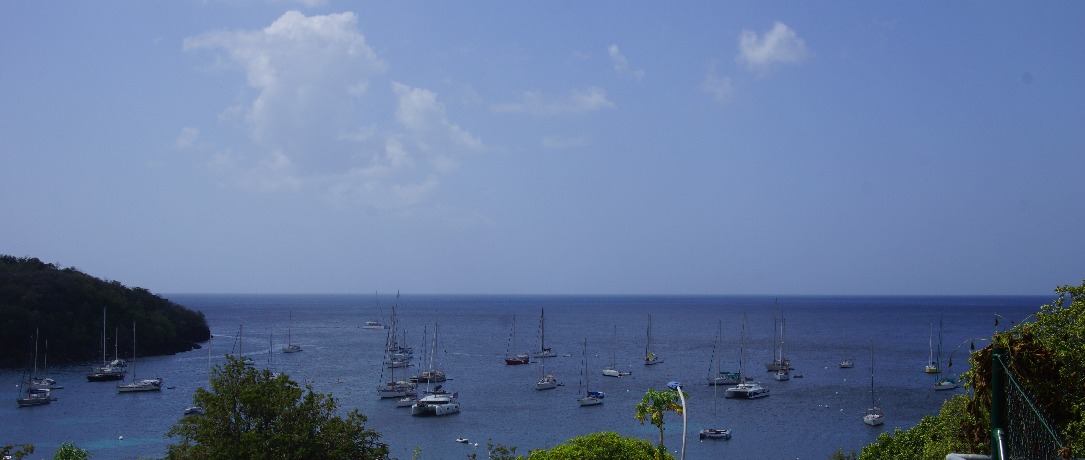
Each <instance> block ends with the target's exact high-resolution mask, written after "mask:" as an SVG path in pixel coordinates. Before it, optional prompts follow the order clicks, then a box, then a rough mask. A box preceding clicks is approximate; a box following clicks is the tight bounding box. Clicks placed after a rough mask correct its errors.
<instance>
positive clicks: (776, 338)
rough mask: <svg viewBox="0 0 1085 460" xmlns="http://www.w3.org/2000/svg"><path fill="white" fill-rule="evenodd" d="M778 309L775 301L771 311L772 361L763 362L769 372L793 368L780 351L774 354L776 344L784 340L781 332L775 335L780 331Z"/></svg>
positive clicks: (778, 305) (778, 306)
mask: <svg viewBox="0 0 1085 460" xmlns="http://www.w3.org/2000/svg"><path fill="white" fill-rule="evenodd" d="M779 310H780V304H779V302H777V303H776V307H775V308H774V309H773V311H772V362H770V363H765V369H766V370H768V371H769V372H777V371H780V370H791V369H793V368H792V367H791V361H790V360H788V359H787V358H785V357H784V355H783V353H782V352H781V353H780V354H779V355H777V354H776V351H777V350H778V349H779V347H778V346H777V344H779V343H783V340H784V338H783V334H780V335H777V333H778V332H780V329H779V318H781V317H782V316H783V315H781V314H779Z"/></svg>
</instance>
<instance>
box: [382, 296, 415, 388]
mask: <svg viewBox="0 0 1085 460" xmlns="http://www.w3.org/2000/svg"><path fill="white" fill-rule="evenodd" d="M395 318H396V313H395V309H393V310H392V327H391V328H389V329H388V333H387V337H386V338H385V347H384V350H385V351H384V356H382V357H381V380H384V368H385V367H387V368H388V372H389V377H388V379H389V380H388V381H387V382H385V383H384V384H383V385H380V386H378V387H377V395H378V396H380V397H381V399H385V398H402V397H405V396H407V394H408V393H413V392H414V389H415V385H414V384H413V383H411V382H409V381H404V380H396V368H397V367H403V366H398V365H394V363H395V362H397V361H396V358H393V354H394V353H396V350H399V347H398V346H397V345H396V330H395V321H396V320H395Z"/></svg>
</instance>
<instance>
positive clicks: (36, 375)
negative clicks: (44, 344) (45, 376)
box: [30, 327, 40, 380]
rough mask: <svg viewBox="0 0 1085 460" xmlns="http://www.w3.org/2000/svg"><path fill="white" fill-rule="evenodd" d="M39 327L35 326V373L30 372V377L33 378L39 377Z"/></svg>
mask: <svg viewBox="0 0 1085 460" xmlns="http://www.w3.org/2000/svg"><path fill="white" fill-rule="evenodd" d="M39 337H40V336H39V333H38V328H36V327H35V328H34V373H33V374H30V379H31V380H33V379H35V378H37V377H38V338H39Z"/></svg>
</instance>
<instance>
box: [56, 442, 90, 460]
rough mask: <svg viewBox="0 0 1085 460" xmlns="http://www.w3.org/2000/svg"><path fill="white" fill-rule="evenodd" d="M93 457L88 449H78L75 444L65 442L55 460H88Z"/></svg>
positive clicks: (58, 450) (57, 452) (58, 449)
mask: <svg viewBox="0 0 1085 460" xmlns="http://www.w3.org/2000/svg"><path fill="white" fill-rule="evenodd" d="M90 457H91V455H90V452H87V451H86V449H80V448H78V447H76V445H75V444H74V443H70V442H65V443H62V444H61V445H60V447H59V448H57V451H56V453H54V454H53V460H87V459H89V458H90Z"/></svg>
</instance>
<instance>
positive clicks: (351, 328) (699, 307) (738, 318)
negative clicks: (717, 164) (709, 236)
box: [0, 294, 1053, 459]
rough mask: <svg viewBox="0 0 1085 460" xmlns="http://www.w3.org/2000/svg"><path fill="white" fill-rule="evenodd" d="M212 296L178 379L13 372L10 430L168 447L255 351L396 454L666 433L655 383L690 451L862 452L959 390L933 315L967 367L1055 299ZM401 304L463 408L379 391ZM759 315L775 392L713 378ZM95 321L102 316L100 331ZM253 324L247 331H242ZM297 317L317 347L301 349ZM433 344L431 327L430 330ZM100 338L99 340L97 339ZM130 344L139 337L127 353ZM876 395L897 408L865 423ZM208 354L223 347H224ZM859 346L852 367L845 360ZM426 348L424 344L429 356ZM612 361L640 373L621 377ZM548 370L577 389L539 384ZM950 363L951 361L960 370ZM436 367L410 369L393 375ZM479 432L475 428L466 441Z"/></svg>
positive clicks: (950, 353) (130, 448) (197, 304)
mask: <svg viewBox="0 0 1085 460" xmlns="http://www.w3.org/2000/svg"><path fill="white" fill-rule="evenodd" d="M165 297H168V298H169V299H171V300H173V301H175V302H178V303H180V304H182V305H185V306H187V307H189V308H192V309H195V310H200V311H202V312H203V313H204V314H205V315H206V317H207V321H208V324H209V325H210V327H211V332H212V336H213V339H212V340H211V342H210V344H209V345H207V346H205V347H204V348H203V349H200V350H193V351H190V352H186V353H180V354H177V355H173V356H158V357H147V358H140V359H138V360H137V361H136V362H135V363H134V366H135V372H136V374H137V375H138V376H139V377H140V378H147V377H156V376H157V377H162V378H163V379H164V380H165V386H166V388H164V389H163V390H162V391H161V393H142V394H118V393H117V391H116V390H115V389H114V383H113V382H100V383H92V382H87V381H86V378H85V375H86V374H87V372H88V370H89V369H90V367H91V366H92V364H94V363H85V364H80V365H64V366H57V367H51V368H50V369H49V370H48V375H49V376H51V377H53V378H55V379H56V380H58V381H59V383H61V384H63V385H64V388H63V389H60V390H55V391H54V395H55V396H56V397H57V401H55V402H53V403H52V404H49V405H46V406H40V407H30V408H17V407H16V404H15V401H14V399H15V396H16V393H17V388H16V385H17V384H18V382H19V380H20V378H21V377H22V375H23V370H22V369H0V382H3V383H5V384H6V385H8V388H9V391H10V393H9V394H10V397H11V399H9V400H8V403H5V404H0V443H3V444H13V443H19V444H22V443H31V444H34V445H35V446H36V448H37V451H36V453H35V454H34V455H33V456H32V457H31V458H51V457H52V455H53V451H54V450H55V449H56V448H57V446H59V445H60V443H62V442H67V441H71V442H74V443H75V444H76V445H77V446H79V447H81V448H84V449H88V450H89V451H90V452H91V453H92V454H93V456H94V458H96V459H114V458H117V459H119V458H148V457H153V458H159V457H162V456H163V455H164V454H165V451H166V446H167V445H169V444H170V443H171V442H172V440H171V439H169V438H167V437H166V436H165V435H166V432H167V430H168V429H169V427H170V426H171V425H172V424H174V423H175V422H176V421H177V420H178V419H180V418H181V417H182V411H183V410H184V409H185V408H186V407H188V406H190V405H191V403H192V399H191V398H192V394H193V391H194V390H195V389H196V388H197V387H201V386H205V385H206V383H207V379H208V361H209V360H210V363H211V365H212V366H214V365H216V364H220V363H222V362H223V355H224V354H226V353H233V354H236V353H238V351H239V347H240V350H241V351H242V352H243V353H244V354H245V355H246V356H250V357H252V358H253V359H254V360H255V361H256V366H257V367H258V368H264V367H270V368H271V369H272V370H274V371H276V372H284V373H287V374H289V375H290V376H291V378H293V379H294V380H295V381H298V382H308V383H311V384H312V385H313V387H314V389H315V390H316V391H319V392H323V393H331V394H332V395H333V396H334V397H335V398H336V399H337V400H338V402H339V405H340V408H341V409H342V410H343V411H344V413H345V411H347V410H351V409H358V410H359V411H361V413H362V414H364V415H365V416H366V417H368V422H367V423H366V425H367V427H369V428H371V429H374V430H376V431H378V432H380V433H381V434H382V441H383V442H385V443H387V444H388V445H389V446H390V448H391V452H392V455H393V456H394V457H396V458H399V459H410V458H412V456H413V455H417V458H419V459H457V458H466V457H467V455H468V454H470V453H477V454H479V455H480V456H484V455H485V452H486V443H487V442H488V441H490V442H493V443H495V444H503V445H506V446H514V447H516V449H517V453H518V454H527V453H528V451H529V450H532V449H540V448H548V447H551V446H554V445H556V444H560V443H562V442H564V441H566V440H568V439H571V438H573V437H576V436H581V435H585V434H589V433H593V432H599V431H615V432H618V433H620V434H622V435H626V436H635V437H640V438H644V439H647V440H649V441H651V442H653V443H655V442H656V441H657V440H658V430H657V428H656V427H655V426H652V425H651V424H647V423H646V424H643V425H642V424H641V423H640V422H638V421H637V420H636V418H635V417H634V408H635V406H636V404H637V403H638V402H640V400H641V398H642V397H643V396H644V394H645V391H646V390H647V389H650V388H655V389H665V388H666V386H667V383H668V382H671V381H678V382H681V383H682V385H683V389H684V390H685V391H686V393H687V394H688V398H687V401H686V403H687V417H688V418H687V429H686V432H687V441H686V458H687V459H710V458H759V459H825V458H828V457H829V456H830V455H831V454H832V453H833V452H835V451H837V450H838V449H843V450H844V451H845V452H847V451H852V450H856V451H857V450H859V449H860V448H861V447H862V446H864V445H866V444H869V443H871V442H873V441H874V440H875V439H876V438H877V436H878V435H879V434H881V433H884V432H891V431H892V430H894V429H896V428H902V429H906V428H908V427H911V426H913V425H915V424H916V423H917V422H918V421H919V420H920V418H922V417H923V416H925V415H929V414H934V413H936V412H937V411H938V410H939V407H940V406H941V404H942V403H943V401H945V400H947V399H948V398H950V397H951V396H952V395H953V394H957V393H961V392H963V391H965V390H963V389H957V390H951V391H939V392H935V391H934V390H933V388H932V385H933V383H934V380H935V378H936V375H933V374H926V373H924V370H923V368H924V365H926V363H927V360H928V357H929V354H930V342H931V332H932V328H933V333H934V338H933V341H934V346H935V347H937V346H938V331H939V323H940V322H941V324H942V325H943V326H942V334H941V336H942V341H941V344H942V347H941V348H942V359H941V362H942V365H943V368H944V369H945V370H948V371H949V372H951V373H952V374H959V373H961V372H963V371H965V370H967V367H968V359H967V357H968V353H969V349H970V346H971V344H973V343H974V345H975V347H976V349H979V348H981V347H983V346H986V344H987V343H986V339H987V338H989V337H990V336H991V334H992V333H993V332H994V330H995V328H996V325H995V318H996V317H999V318H1000V319H999V326H997V327H999V328H1001V329H1004V328H1006V327H1009V326H1010V325H1011V324H1012V323H1017V322H1020V321H1027V320H1028V318H1029V316H1030V315H1032V314H1034V313H1035V312H1037V311H1038V310H1039V307H1040V306H1041V305H1043V304H1045V303H1050V302H1051V301H1052V300H1053V296H1052V297H1046V296H980V297H974V296H886V297H874V296H840V297H837V296H816V297H806V296H785V297H778V298H777V297H772V296H602V295H600V296H529V295H524V296H507V295H402V296H400V297H399V298H398V301H397V298H396V296H395V295H394V294H392V295H387V294H382V295H380V296H374V295H373V294H370V295H210V294H207V295H194V294H175V295H166V296H165ZM396 304H397V305H398V307H397V310H396V311H397V313H398V324H399V327H400V336H401V337H404V338H405V340H406V342H407V344H408V345H411V346H413V347H414V348H415V350H416V356H420V354H421V353H420V352H421V349H422V348H423V345H424V343H426V342H425V340H426V334H425V333H424V331H428V332H429V333H430V334H432V331H433V330H434V325H435V324H437V325H438V335H437V339H436V340H437V345H436V349H437V352H436V354H435V356H434V359H435V361H436V363H437V367H438V368H439V369H442V370H444V372H445V373H446V374H447V375H448V378H449V380H448V381H447V382H445V383H444V387H445V389H447V390H449V391H455V392H458V393H459V399H460V403H461V405H462V411H461V412H460V413H458V414H454V415H450V416H445V417H434V418H419V417H412V416H411V415H410V410H409V409H407V408H397V407H396V404H395V402H394V401H393V400H380V399H379V398H378V397H377V394H376V387H377V386H378V384H380V382H382V379H384V380H387V379H388V378H389V375H388V374H389V370H388V369H385V368H384V367H383V366H382V364H381V362H382V356H383V351H382V350H383V348H384V344H385V339H386V334H385V332H384V331H382V330H371V329H363V328H362V327H361V326H362V325H363V324H364V323H365V321H368V320H378V321H381V322H382V323H385V324H387V323H388V322H389V315H390V313H391V307H392V306H393V305H396ZM776 308H778V309H779V311H780V312H781V313H782V315H783V318H784V319H785V320H786V322H785V323H784V324H785V325H786V329H785V332H786V335H785V340H784V351H785V353H786V356H787V357H788V358H789V359H790V360H791V363H792V365H793V367H794V368H795V370H794V371H793V373H795V374H801V375H802V378H794V377H797V376H793V378H792V379H791V380H790V381H784V382H777V381H775V380H774V379H773V378H772V375H771V374H770V373H768V372H766V370H765V366H764V363H765V362H767V361H770V360H772V357H773V337H774V334H773V332H774V312H775V311H776ZM544 310H545V318H546V322H545V340H546V346H548V347H551V348H553V350H554V351H555V352H556V353H557V355H558V356H557V357H552V358H539V359H534V361H535V362H532V363H531V364H529V365H521V366H507V365H506V364H505V362H504V357H505V356H506V354H507V352H508V350H509V348H510V342H511V333H512V330H513V329H512V327H513V323H514V317H515V325H516V334H515V338H516V345H517V346H516V348H515V349H514V350H513V351H514V352H527V351H534V350H537V349H538V347H539V340H540V338H539V323H540V313H541V312H542V311H544ZM649 315H651V318H652V343H653V348H654V351H655V353H656V354H657V355H658V356H660V357H661V358H662V359H663V362H662V363H660V364H657V365H653V366H645V365H643V364H642V360H643V357H644V353H645V347H646V342H647V340H648V336H647V327H648V318H649ZM744 317H745V318H746V327H747V340H746V343H745V356H746V362H747V367H746V372H747V374H748V375H750V376H752V377H754V378H756V379H757V380H758V381H760V382H761V383H762V384H763V385H765V386H766V387H768V388H769V389H770V390H771V395H770V396H769V397H767V398H762V399H757V400H733V399H725V398H724V397H723V390H724V388H722V387H721V388H718V389H717V388H715V387H713V386H710V385H708V384H707V379H708V375H709V373H710V366H711V365H712V354H713V348H714V344H715V343H716V334H717V325H718V324H719V323H720V321H722V324H723V326H722V327H723V334H722V337H723V338H722V342H723V346H722V350H720V351H719V353H721V355H720V356H721V359H722V362H723V366H724V368H725V369H734V370H738V367H739V356H740V350H741V349H742V348H743V347H742V340H741V336H742V328H743V318H744ZM96 327H97V326H96ZM240 331H243V334H242V336H241V337H240V340H239V338H238V334H239V332H240ZM288 332H289V333H290V335H291V338H292V342H294V343H298V344H300V345H301V346H302V347H303V348H304V351H303V352H301V353H294V354H284V353H282V352H281V351H280V349H281V348H282V346H283V345H284V344H285V343H286V338H287V334H288ZM430 340H432V338H430ZM585 341H586V343H587V346H586V354H587V358H586V361H587V369H588V374H587V377H588V379H587V380H588V382H589V383H590V386H591V389H592V390H599V391H603V392H605V393H606V398H605V402H604V403H603V404H602V405H600V406H593V407H580V406H579V405H578V404H577V402H576V398H577V393H578V391H580V388H581V382H582V378H583V375H582V374H583V372H582V371H583V369H584V366H585V364H584V361H585V359H584V353H585V345H584V343H585ZM87 346H88V348H94V347H96V346H97V344H87ZM122 354H123V352H122ZM872 355H873V359H874V369H873V376H874V379H873V380H874V397H875V398H876V400H877V404H878V405H879V406H880V407H881V408H882V409H883V410H884V412H885V414H886V423H885V424H884V425H882V426H880V427H876V428H872V427H869V426H867V425H864V424H863V423H862V415H863V413H864V411H865V410H866V409H867V408H868V407H869V406H870V404H871V375H872V374H871V356H872ZM209 356H210V357H209ZM844 357H852V358H854V359H855V367H854V368H851V369H841V368H839V367H838V363H839V362H840V360H841V359H842V358H844ZM417 361H418V359H417V358H416V362H417ZM611 361H614V362H615V364H616V365H617V366H618V367H619V368H621V369H622V370H629V371H631V372H632V374H631V375H629V376H626V377H622V378H613V377H604V376H603V375H602V374H601V370H602V369H603V367H605V366H607V365H609V364H610V363H611ZM542 364H545V371H546V372H548V373H552V374H554V376H555V377H557V379H558V380H559V381H560V382H561V383H562V384H563V386H559V387H558V388H556V389H552V390H545V391H537V390H535V388H534V384H535V382H536V381H537V380H538V379H539V377H540V376H541V375H542V372H543V370H544V369H543V366H542ZM949 364H952V367H949ZM423 369H424V367H423V368H419V367H417V365H416V366H415V367H411V368H409V369H407V370H406V371H405V372H404V369H397V376H396V378H397V379H398V378H400V377H401V376H403V375H404V374H408V375H414V374H416V373H418V372H420V371H421V370H423ZM665 428H666V432H665V438H664V441H665V444H666V445H667V447H668V448H669V449H670V450H671V451H673V452H675V455H676V456H677V455H678V454H679V450H680V448H681V445H682V417H681V416H679V415H677V414H667V416H666V417H665ZM702 428H730V429H731V430H732V435H733V437H732V439H730V440H711V441H700V440H698V437H697V433H698V431H700V430H701V429H702ZM460 437H463V438H467V439H469V442H468V443H458V442H456V441H455V440H456V439H457V438H460Z"/></svg>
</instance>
